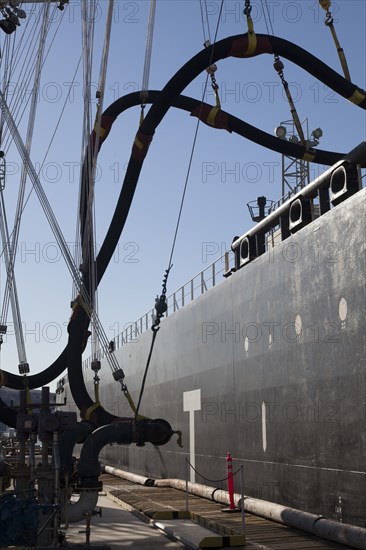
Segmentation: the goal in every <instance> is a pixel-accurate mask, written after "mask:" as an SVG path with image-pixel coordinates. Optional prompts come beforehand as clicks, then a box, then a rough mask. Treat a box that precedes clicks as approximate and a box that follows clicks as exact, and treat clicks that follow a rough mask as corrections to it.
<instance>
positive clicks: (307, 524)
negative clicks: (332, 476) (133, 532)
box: [105, 466, 366, 550]
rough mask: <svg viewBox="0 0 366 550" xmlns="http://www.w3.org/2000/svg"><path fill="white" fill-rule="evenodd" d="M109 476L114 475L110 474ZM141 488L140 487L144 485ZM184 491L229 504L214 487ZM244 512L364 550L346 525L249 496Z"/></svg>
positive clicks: (163, 482) (163, 483)
mask: <svg viewBox="0 0 366 550" xmlns="http://www.w3.org/2000/svg"><path fill="white" fill-rule="evenodd" d="M107 468H108V470H109V471H108V470H107ZM112 470H114V471H118V477H122V478H125V479H128V478H127V476H129V479H130V480H131V481H133V479H132V476H133V477H134V478H135V479H136V481H135V483H141V481H139V479H141V480H145V479H147V478H144V477H143V476H138V475H136V474H132V473H131V472H125V471H124V470H119V469H117V468H111V467H110V466H105V471H106V473H111V474H112ZM112 475H116V474H115V473H113V474H112ZM141 484H142V485H143V484H144V483H141ZM154 486H155V487H171V488H173V489H179V490H180V491H185V490H186V481H185V480H183V479H155V481H154ZM188 491H189V493H191V494H192V495H196V496H199V497H202V498H206V499H208V500H213V501H214V502H218V503H220V504H225V505H228V504H229V503H230V500H229V493H228V492H227V491H222V490H221V489H216V488H215V487H208V486H207V485H200V484H199V483H191V482H188ZM234 502H235V505H236V506H238V508H241V495H239V494H238V493H235V494H234ZM244 509H245V511H246V512H249V513H250V514H254V515H256V516H260V517H262V518H265V519H269V520H271V521H276V522H277V523H282V524H283V525H287V526H288V527H294V528H295V529H301V530H302V531H306V532H308V533H312V534H313V535H316V536H318V537H321V538H324V539H327V540H331V541H333V542H337V543H339V544H344V545H347V546H350V547H351V548H357V549H359V550H365V548H366V529H363V528H362V527H357V526H355V525H349V524H347V523H338V522H337V521H333V520H330V519H325V518H323V516H317V515H316V514H310V513H309V512H303V511H301V510H296V509H295V508H289V507H288V506H282V505H281V504H276V503H274V502H268V501H266V500H261V499H258V498H252V497H249V496H244Z"/></svg>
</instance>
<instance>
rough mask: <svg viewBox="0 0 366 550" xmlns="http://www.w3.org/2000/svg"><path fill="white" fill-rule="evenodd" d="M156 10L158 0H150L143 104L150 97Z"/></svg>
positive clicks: (141, 93)
mask: <svg viewBox="0 0 366 550" xmlns="http://www.w3.org/2000/svg"><path fill="white" fill-rule="evenodd" d="M155 11H156V0H150V11H149V21H148V25H147V37H146V48H145V61H144V70H143V75H142V87H141V92H140V96H141V103H142V105H144V103H145V101H146V100H147V97H148V96H147V90H148V89H149V76H150V65H151V55H152V46H153V38H154V25H155Z"/></svg>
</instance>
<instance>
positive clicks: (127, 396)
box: [123, 388, 148, 420]
mask: <svg viewBox="0 0 366 550" xmlns="http://www.w3.org/2000/svg"><path fill="white" fill-rule="evenodd" d="M123 393H124V394H125V397H126V399H127V401H128V404H129V405H130V407H131V410H132V412H133V413H135V414H136V405H135V403H134V402H133V399H132V397H131V394H130V392H129V391H128V389H127V388H126V389H125V390H124V391H123ZM144 419H148V417H147V416H142V415H141V414H138V415H137V420H144Z"/></svg>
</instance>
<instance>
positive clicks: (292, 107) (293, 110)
mask: <svg viewBox="0 0 366 550" xmlns="http://www.w3.org/2000/svg"><path fill="white" fill-rule="evenodd" d="M284 88H285V92H286V96H287V99H288V102H289V105H290V111H291V115H292V120H293V122H294V124H295V127H296V130H297V133H298V134H299V138H300V141H302V142H303V143H305V135H304V132H303V129H302V126H301V122H300V119H299V115H298V114H297V111H296V107H295V104H294V101H293V99H292V95H291V92H290V90H289V87H288V84H286V85H285V86H284Z"/></svg>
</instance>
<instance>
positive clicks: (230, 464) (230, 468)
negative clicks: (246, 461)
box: [226, 453, 235, 510]
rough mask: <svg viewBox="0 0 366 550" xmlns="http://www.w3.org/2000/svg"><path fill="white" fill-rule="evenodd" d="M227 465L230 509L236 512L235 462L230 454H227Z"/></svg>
mask: <svg viewBox="0 0 366 550" xmlns="http://www.w3.org/2000/svg"><path fill="white" fill-rule="evenodd" d="M226 463H227V489H228V492H229V501H230V504H229V509H230V510H235V504H234V478H233V460H232V458H231V454H230V453H227V457H226Z"/></svg>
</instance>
